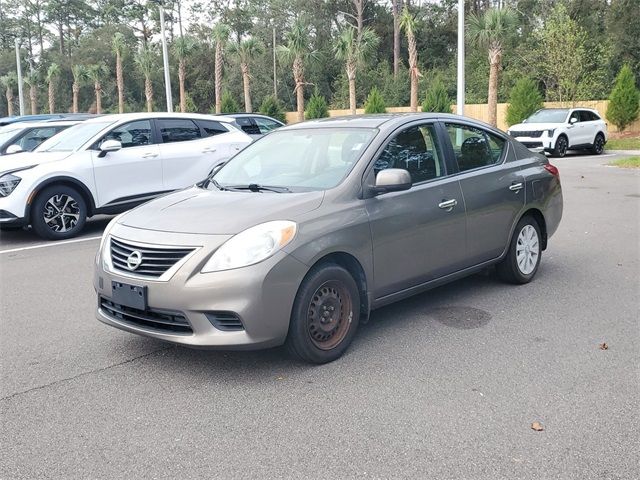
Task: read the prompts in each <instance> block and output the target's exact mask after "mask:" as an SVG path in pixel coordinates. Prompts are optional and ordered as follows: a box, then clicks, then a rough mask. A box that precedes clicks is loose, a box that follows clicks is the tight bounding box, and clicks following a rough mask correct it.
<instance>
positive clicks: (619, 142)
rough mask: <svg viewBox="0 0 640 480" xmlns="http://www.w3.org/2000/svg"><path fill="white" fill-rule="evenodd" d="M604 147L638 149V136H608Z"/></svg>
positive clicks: (610, 148)
mask: <svg viewBox="0 0 640 480" xmlns="http://www.w3.org/2000/svg"><path fill="white" fill-rule="evenodd" d="M604 148H606V149H607V150H640V137H629V138H610V139H609V140H608V141H607V145H606V146H605V147H604Z"/></svg>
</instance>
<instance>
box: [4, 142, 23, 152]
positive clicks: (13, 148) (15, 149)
mask: <svg viewBox="0 0 640 480" xmlns="http://www.w3.org/2000/svg"><path fill="white" fill-rule="evenodd" d="M20 152H24V150H22V147H21V146H20V145H17V144H15V143H14V144H13V145H9V146H8V147H7V155H11V154H12V153H20Z"/></svg>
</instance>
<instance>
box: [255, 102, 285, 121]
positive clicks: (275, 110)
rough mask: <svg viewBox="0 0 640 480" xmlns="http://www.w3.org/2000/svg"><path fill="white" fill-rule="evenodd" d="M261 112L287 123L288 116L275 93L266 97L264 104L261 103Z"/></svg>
mask: <svg viewBox="0 0 640 480" xmlns="http://www.w3.org/2000/svg"><path fill="white" fill-rule="evenodd" d="M260 113H261V114H263V115H267V116H268V117H271V118H275V119H276V120H280V121H281V122H282V123H286V121H287V116H286V115H285V113H284V108H282V104H281V103H280V100H278V99H277V98H276V97H274V96H273V95H269V96H267V97H265V98H264V100H263V101H262V105H260Z"/></svg>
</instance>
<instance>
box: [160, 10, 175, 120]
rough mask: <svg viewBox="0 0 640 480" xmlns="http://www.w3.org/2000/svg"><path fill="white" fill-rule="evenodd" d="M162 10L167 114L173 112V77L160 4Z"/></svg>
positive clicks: (161, 23)
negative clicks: (170, 70) (170, 71)
mask: <svg viewBox="0 0 640 480" xmlns="http://www.w3.org/2000/svg"><path fill="white" fill-rule="evenodd" d="M158 8H159V9H160V34H161V35H162V63H163V65H164V89H165V96H166V97H167V112H169V113H171V112H173V99H172V98H171V75H170V73H169V53H168V52H167V38H166V37H165V35H164V8H162V3H161V2H158Z"/></svg>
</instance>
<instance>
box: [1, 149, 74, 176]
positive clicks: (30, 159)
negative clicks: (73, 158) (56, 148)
mask: <svg viewBox="0 0 640 480" xmlns="http://www.w3.org/2000/svg"><path fill="white" fill-rule="evenodd" d="M72 153H73V152H23V153H14V154H13V155H3V156H2V158H0V171H2V172H6V171H8V170H16V169H19V168H24V167H30V166H32V165H40V164H41V163H47V162H55V161H56V160H63V159H65V158H67V157H68V156H69V155H71V154H72Z"/></svg>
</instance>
